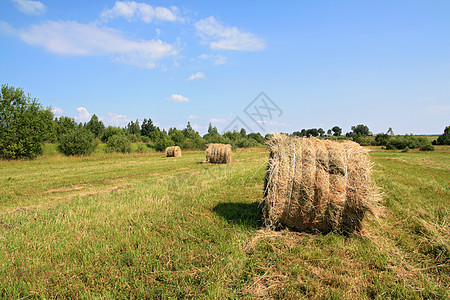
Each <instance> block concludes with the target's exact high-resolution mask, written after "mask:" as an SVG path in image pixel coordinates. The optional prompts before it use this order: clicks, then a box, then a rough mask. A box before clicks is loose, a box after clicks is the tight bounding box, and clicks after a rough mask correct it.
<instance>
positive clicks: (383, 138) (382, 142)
mask: <svg viewBox="0 0 450 300" xmlns="http://www.w3.org/2000/svg"><path fill="white" fill-rule="evenodd" d="M390 138H391V136H390V135H389V134H385V133H379V134H377V136H376V137H375V142H376V143H377V146H386V144H387V142H388V141H389V139H390Z"/></svg>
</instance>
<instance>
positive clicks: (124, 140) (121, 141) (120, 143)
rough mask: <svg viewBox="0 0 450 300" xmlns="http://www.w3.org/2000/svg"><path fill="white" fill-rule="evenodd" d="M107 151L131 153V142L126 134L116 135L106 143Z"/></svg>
mask: <svg viewBox="0 0 450 300" xmlns="http://www.w3.org/2000/svg"><path fill="white" fill-rule="evenodd" d="M106 149H108V151H110V152H121V153H130V152H131V141H130V139H129V138H128V136H126V135H125V134H115V135H113V136H111V137H110V138H109V139H108V141H107V142H106Z"/></svg>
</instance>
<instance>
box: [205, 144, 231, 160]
mask: <svg viewBox="0 0 450 300" xmlns="http://www.w3.org/2000/svg"><path fill="white" fill-rule="evenodd" d="M207 146H208V148H207V149H206V162H207V163H212V164H229V163H231V145H229V144H208V145H207Z"/></svg>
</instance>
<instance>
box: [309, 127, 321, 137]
mask: <svg viewBox="0 0 450 300" xmlns="http://www.w3.org/2000/svg"><path fill="white" fill-rule="evenodd" d="M318 135H319V130H317V128H311V129H308V130H306V136H308V137H310V136H318Z"/></svg>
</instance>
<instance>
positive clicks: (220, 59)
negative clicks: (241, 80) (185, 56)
mask: <svg viewBox="0 0 450 300" xmlns="http://www.w3.org/2000/svg"><path fill="white" fill-rule="evenodd" d="M198 58H200V59H204V60H210V61H212V62H213V64H214V65H223V64H224V63H226V62H227V58H226V57H225V56H223V55H220V54H217V55H211V54H202V55H200V56H199V57H198Z"/></svg>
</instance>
